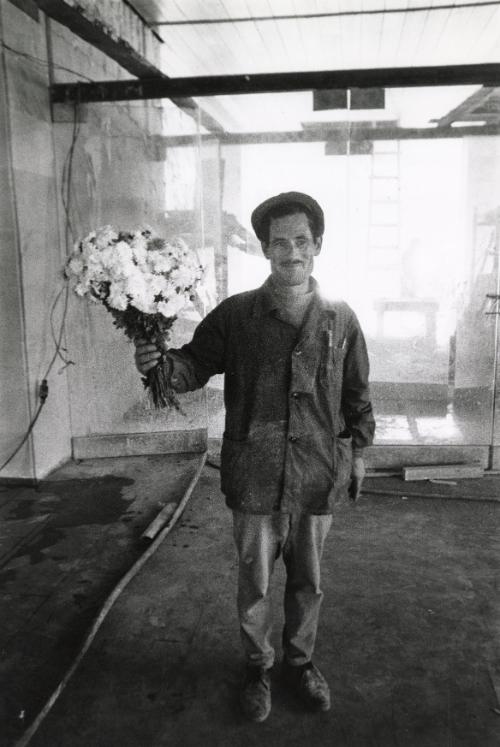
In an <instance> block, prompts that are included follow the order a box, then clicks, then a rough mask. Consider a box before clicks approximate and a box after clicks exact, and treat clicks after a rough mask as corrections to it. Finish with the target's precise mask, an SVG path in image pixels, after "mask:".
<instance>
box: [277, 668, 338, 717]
mask: <svg viewBox="0 0 500 747" xmlns="http://www.w3.org/2000/svg"><path fill="white" fill-rule="evenodd" d="M283 674H284V677H285V678H286V680H287V682H288V683H289V684H290V685H291V686H292V687H293V689H294V690H295V691H296V693H297V695H298V696H299V697H300V699H301V700H302V701H303V702H304V703H305V704H306V705H307V706H308V707H309V708H311V709H313V710H315V711H329V710H330V705H331V704H330V688H329V687H328V682H327V681H326V680H325V678H324V677H323V675H322V674H321V672H320V671H319V669H318V668H317V667H315V666H314V664H313V663H312V662H311V661H309V662H308V663H307V664H302V665H300V666H298V667H293V666H291V665H290V664H288V662H287V661H284V662H283Z"/></svg>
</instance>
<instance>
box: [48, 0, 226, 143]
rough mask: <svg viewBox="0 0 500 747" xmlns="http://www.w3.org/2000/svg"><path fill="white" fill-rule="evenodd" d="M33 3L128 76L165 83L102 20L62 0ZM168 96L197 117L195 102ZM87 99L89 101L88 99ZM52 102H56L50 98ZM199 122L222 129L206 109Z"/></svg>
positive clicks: (154, 68) (186, 111)
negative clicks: (115, 63) (129, 74)
mask: <svg viewBox="0 0 500 747" xmlns="http://www.w3.org/2000/svg"><path fill="white" fill-rule="evenodd" d="M36 4H37V5H38V7H39V8H40V9H41V10H42V11H43V12H44V13H45V14H46V15H47V16H49V17H50V18H52V19H54V20H55V21H57V22H58V23H60V24H62V25H63V26H66V27H67V28H69V29H70V31H72V32H73V33H74V34H76V35H77V36H79V37H80V38H81V39H83V40H84V41H85V42H87V43H88V44H91V45H92V46H93V47H95V48H96V49H99V51H101V52H103V53H104V54H105V55H107V56H108V57H110V58H111V59H112V60H114V61H115V62H117V63H118V64H119V65H120V66H121V67H123V68H124V70H127V71H128V72H129V73H131V74H132V75H136V76H137V77H138V78H140V79H143V78H147V79H148V80H149V81H151V80H154V81H156V82H157V83H160V82H162V83H164V84H165V83H168V82H169V80H170V79H169V78H168V77H167V76H166V75H165V74H164V73H163V72H162V71H161V70H159V69H158V68H157V67H156V66H155V65H153V64H152V63H151V62H149V61H148V60H147V59H146V58H145V57H144V56H143V55H141V54H140V53H139V52H138V51H137V50H136V49H134V47H132V45H131V44H129V43H128V42H127V41H125V40H124V39H120V38H116V37H113V36H111V34H110V32H109V29H108V28H107V27H106V26H105V25H104V24H103V23H100V22H99V21H97V20H95V19H92V18H89V17H87V16H86V15H85V12H84V10H83V9H81V8H79V7H78V6H75V7H73V6H71V5H69V4H68V3H67V2H65V0H36ZM145 28H146V27H145ZM159 43H160V42H158V44H159ZM135 82H136V83H137V82H139V81H135ZM91 85H92V84H91ZM150 98H153V97H150ZM169 98H171V99H172V101H173V102H174V104H176V105H177V106H178V107H179V108H180V109H182V110H183V111H184V112H185V113H186V114H188V115H189V116H190V117H193V118H194V119H197V116H198V114H197V110H198V108H199V107H198V104H197V103H196V101H194V100H193V99H192V98H190V97H187V96H184V95H183V94H179V96H175V97H169ZM70 100H71V101H73V102H74V101H76V100H78V99H77V98H73V99H67V101H70ZM88 100H89V101H90V100H91V99H88ZM114 100H115V101H116V100H118V99H114ZM52 103H59V102H57V101H55V100H53V102H52ZM200 121H201V124H202V125H203V126H204V127H206V128H207V129H208V130H210V131H213V132H217V133H219V132H224V128H223V127H222V125H221V124H220V123H219V122H217V120H216V119H214V118H213V117H211V116H210V115H209V114H207V113H206V112H203V111H201V112H200Z"/></svg>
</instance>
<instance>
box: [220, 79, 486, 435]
mask: <svg viewBox="0 0 500 747" xmlns="http://www.w3.org/2000/svg"><path fill="white" fill-rule="evenodd" d="M476 90H477V87H454V88H453V90H450V89H446V90H445V89H440V91H441V95H440V96H438V95H437V92H436V90H429V92H428V100H426V95H425V94H426V92H425V90H424V89H418V90H415V91H408V90H405V91H396V90H391V91H388V92H387V100H388V106H392V107H393V111H386V112H384V113H382V114H381V115H380V120H381V122H382V125H383V129H385V133H386V134H385V135H383V136H382V135H381V136H380V138H381V139H377V136H376V135H373V136H372V137H373V139H372V140H369V141H367V140H366V137H367V136H366V132H365V135H364V137H365V140H363V147H359V140H358V139H357V137H358V135H359V133H358V135H357V134H356V132H357V131H356V126H357V124H360V123H361V124H362V126H363V127H365V128H366V127H367V120H368V116H367V113H366V112H350V113H349V112H348V113H347V114H346V112H345V111H344V112H335V113H331V112H324V111H323V112H314V113H313V112H312V111H311V94H306V93H304V94H282V95H274V96H273V97H272V98H266V97H264V96H253V97H252V96H241V97H232V98H231V100H230V101H229V99H228V100H227V101H226V97H219V98H218V99H217V104H218V107H219V114H220V112H221V111H223V110H224V106H225V105H226V103H227V109H228V111H230V114H231V127H229V129H231V130H232V131H233V132H235V133H237V132H238V121H240V122H241V125H240V128H239V131H240V132H245V136H243V137H241V138H240V142H238V141H237V138H233V143H231V144H225V143H224V139H222V141H221V148H220V159H221V165H220V170H219V177H220V180H221V181H220V184H221V190H222V218H221V222H222V233H221V236H222V242H223V251H222V253H221V262H225V263H226V266H225V273H226V275H225V283H226V284H225V285H224V283H223V282H222V280H221V279H220V278H221V277H222V275H221V270H220V268H219V281H218V286H217V288H218V294H219V295H220V294H221V293H225V294H232V293H237V292H240V291H243V290H247V289H250V288H254V287H256V286H257V285H259V284H261V283H262V282H263V281H264V279H265V278H266V277H267V275H268V272H269V268H268V263H267V261H266V260H265V259H264V257H263V255H262V252H261V250H260V247H259V244H258V242H257V240H256V238H255V236H254V234H253V232H252V230H251V225H250V215H251V212H252V210H253V208H254V207H255V206H256V205H257V204H258V203H259V202H261V201H262V200H264V199H265V198H267V197H269V196H270V195H272V194H276V193H278V192H283V191H287V190H300V191H304V192H308V193H310V194H312V195H313V196H314V197H315V198H316V199H317V200H318V201H319V202H320V204H321V205H322V207H323V209H324V212H325V217H326V231H325V237H324V243H323V250H322V253H321V255H320V256H319V257H318V258H317V261H316V267H315V276H316V277H317V279H318V280H319V281H320V284H321V287H322V290H323V292H324V294H325V295H326V296H328V297H331V298H337V297H342V298H344V299H345V300H347V301H348V303H350V305H351V306H352V307H353V308H354V310H355V311H356V313H357V314H358V316H359V318H360V320H361V323H362V326H363V329H364V331H365V334H366V338H367V342H368V347H369V353H370V360H371V370H372V373H371V381H372V393H373V401H374V406H375V409H376V415H377V422H378V430H377V436H376V443H378V444H405V445H408V444H413V445H426V444H465V445H472V444H474V445H487V444H489V443H490V442H491V438H492V413H493V394H494V390H493V376H494V355H495V345H494V341H495V319H496V317H495V316H493V315H488V314H486V313H485V312H486V311H487V308H486V295H487V294H494V293H495V292H496V287H497V272H498V262H497V254H496V250H495V248H494V247H496V246H498V216H499V208H498V199H499V198H498V195H499V194H500V189H499V186H500V179H499V173H500V137H499V136H493V135H492V136H488V137H487V136H481V137H480V136H475V135H473V134H467V135H463V136H461V137H449V138H443V137H442V136H440V137H436V138H434V137H433V135H434V133H433V127H435V125H434V124H432V122H433V121H435V120H436V119H439V117H443V116H445V115H446V113H447V112H448V111H450V110H452V109H453V108H454V107H456V106H457V105H458V104H459V103H460V102H461V101H463V100H464V99H465V98H467V96H470V94H471V93H472V92H474V91H476ZM207 101H208V100H207ZM308 107H309V108H308ZM253 112H257V115H258V116H257V115H256V116H257V118H256V119H255V118H254V117H253ZM278 112H281V119H280V116H279V114H278ZM395 112H396V113H397V117H396V116H395ZM275 115H276V116H275ZM348 115H349V116H351V120H352V121H351V122H350V124H349V126H347V125H346V123H345V122H343V119H342V118H344V119H345V117H346V116H348ZM328 117H329V118H330V119H329V121H328V119H327V118H328ZM418 117H420V120H421V121H415V119H416V118H418ZM314 118H316V119H315V121H313V119H314ZM395 121H397V122H398V123H399V125H400V126H401V125H404V126H405V127H423V126H426V127H428V128H429V136H428V137H425V138H424V137H423V136H422V133H420V135H419V137H418V138H415V137H414V138H413V139H409V138H406V137H405V138H402V139H395V138H394V136H393V139H389V138H390V133H391V132H394V133H395V134H397V129H394V128H395V125H394V122H395ZM252 122H258V123H259V126H256V127H255V129H254V130H253V131H250V128H249V126H248V123H252ZM280 122H282V123H283V124H281V127H284V126H286V127H287V128H288V131H287V133H286V134H285V133H281V134H279V136H278V135H277V133H278V132H279V128H280ZM294 123H295V124H294ZM371 124H373V123H371ZM378 124H379V125H380V122H379V123H378ZM245 125H246V127H245ZM382 125H381V127H382ZM334 126H335V127H336V129H335V137H333V135H332V132H333V130H332V129H328V128H333V127H334ZM389 126H390V127H392V130H390V129H388V127H389ZM325 127H326V129H325ZM321 128H323V129H321ZM304 132H305V133H306V134H307V137H306V138H305V137H303V133H304ZM316 132H317V137H314V136H313V134H314V133H316ZM347 132H349V133H350V139H346V133H347ZM311 133H313V134H311ZM382 137H383V138H384V139H382ZM343 138H344V139H343ZM304 140H310V142H304ZM327 141H328V142H327ZM366 142H368V143H369V146H366ZM325 146H326V147H325ZM358 154H359V155H358ZM495 242H496V243H495ZM224 256H225V258H224ZM211 386H213V385H211ZM217 396H218V400H217V401H218V403H219V405H218V406H219V409H217V408H216V407H215V408H214V409H213V412H212V415H213V418H212V421H211V423H212V425H211V433H210V435H213V436H216V435H220V434H221V429H222V415H223V406H222V395H221V392H220V387H219V393H218V395H217ZM495 438H496V443H498V444H499V445H500V425H499V426H498V427H497V428H496V429H495Z"/></svg>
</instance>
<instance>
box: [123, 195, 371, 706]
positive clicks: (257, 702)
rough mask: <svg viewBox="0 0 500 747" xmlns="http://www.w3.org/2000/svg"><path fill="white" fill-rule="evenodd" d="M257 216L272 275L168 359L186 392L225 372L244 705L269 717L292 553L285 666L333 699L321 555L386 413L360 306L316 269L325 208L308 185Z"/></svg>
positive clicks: (293, 680) (150, 351) (321, 701)
mask: <svg viewBox="0 0 500 747" xmlns="http://www.w3.org/2000/svg"><path fill="white" fill-rule="evenodd" d="M252 225H253V228H254V230H255V233H256V235H257V237H258V238H259V240H260V242H261V245H262V250H263V252H264V255H265V257H266V258H267V259H268V260H269V261H270V265H271V275H270V277H269V278H268V279H267V280H266V282H265V283H264V285H263V286H262V287H261V288H258V289H256V290H253V291H248V292H246V293H239V294H237V295H235V296H231V297H229V298H227V299H226V300H224V301H223V302H222V303H220V304H219V305H218V306H217V307H216V308H215V309H213V311H211V312H210V313H209V314H208V315H207V316H206V318H205V319H204V320H203V321H202V322H201V323H200V324H199V325H198V327H197V329H196V330H195V333H194V336H193V339H192V341H191V342H189V343H188V344H187V345H184V346H183V347H182V348H180V349H179V350H170V351H169V352H168V354H167V359H166V361H165V363H164V364H163V365H166V366H168V373H169V376H170V381H171V384H172V387H173V388H174V389H176V390H177V391H178V392H185V391H188V390H191V389H195V388H197V387H202V386H203V385H204V384H205V383H206V382H207V381H208V379H209V378H210V376H212V375H213V374H216V373H224V374H225V383H224V400H225V406H226V424H225V433H224V438H223V444H222V452H221V487H222V492H223V493H224V494H225V497H226V503H227V505H228V507H229V508H230V509H231V510H232V512H233V527H234V539H235V542H236V548H237V552H238V557H239V573H238V614H239V623H240V632H241V640H242V643H243V648H244V651H245V655H246V662H247V668H246V676H245V680H244V683H243V688H242V691H241V698H240V700H241V706H242V709H243V712H244V713H245V714H246V716H247V717H248V718H249V719H251V720H253V721H263V720H264V719H265V718H267V716H268V715H269V712H270V710H271V691H270V676H269V672H270V669H271V667H272V666H273V663H274V650H273V647H272V645H271V642H270V634H271V618H270V598H269V586H270V580H271V575H272V571H273V566H274V562H275V559H276V558H277V557H278V556H279V555H280V554H282V556H283V560H284V563H285V566H286V572H287V581H286V589H285V599H284V609H285V626H284V630H283V651H284V659H283V671H284V674H285V677H286V679H287V681H288V682H289V683H290V684H291V685H292V686H293V687H294V688H295V690H296V691H297V693H298V694H299V695H300V696H301V697H302V698H303V699H304V700H305V702H306V703H307V704H308V705H309V706H311V707H312V708H314V709H317V710H323V711H325V710H328V709H329V708H330V693H329V688H328V684H327V682H326V680H325V678H324V677H323V675H322V674H321V672H320V671H319V669H318V668H317V667H316V666H315V665H314V664H313V663H312V655H313V650H314V643H315V638H316V630H317V626H318V616H319V608H320V604H321V600H322V596H323V595H322V592H321V589H320V561H321V555H322V551H323V544H324V541H325V539H326V536H327V534H328V531H329V529H330V525H331V522H332V511H333V509H334V506H335V505H336V504H338V503H340V502H342V501H345V500H347V496H348V493H349V494H350V497H351V499H354V500H355V499H356V498H357V497H358V496H359V494H360V491H361V485H362V481H363V478H364V474H365V468H364V463H363V455H362V454H363V448H364V447H365V446H367V445H369V444H370V443H371V442H372V439H373V432H374V420H373V415H372V407H371V403H370V399H369V393H368V357H367V353H366V346H365V341H364V338H363V334H362V332H361V329H360V327H359V323H358V321H357V319H356V317H355V315H354V313H353V312H352V310H351V309H350V308H349V307H348V306H347V304H345V303H330V302H326V301H324V300H323V299H322V298H321V297H320V295H319V292H318V286H317V283H316V281H315V280H314V279H313V278H312V277H311V273H312V270H313V263H314V257H316V256H317V255H318V254H319V253H320V250H321V245H322V238H323V231H324V216H323V211H322V209H321V207H320V206H319V205H318V203H317V202H316V201H315V200H314V199H313V198H312V197H310V196H309V195H306V194H303V193H301V192H288V193H284V194H280V195H277V196H274V197H271V198H269V199H268V200H266V201H265V202H263V203H262V204H261V205H259V206H258V207H257V208H256V209H255V210H254V212H253V213H252ZM159 355H160V353H159V351H158V350H157V349H156V347H155V346H154V345H150V344H149V345H148V344H147V343H145V342H144V341H140V342H139V343H138V345H137V350H136V365H137V368H138V370H139V371H140V372H141V373H142V374H145V373H146V372H147V371H148V370H149V369H150V368H152V367H153V366H155V365H157V364H158V358H159Z"/></svg>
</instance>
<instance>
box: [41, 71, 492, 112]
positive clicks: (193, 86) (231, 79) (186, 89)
mask: <svg viewBox="0 0 500 747" xmlns="http://www.w3.org/2000/svg"><path fill="white" fill-rule="evenodd" d="M468 84H479V85H481V84H482V85H489V86H496V85H500V64H499V63H487V64H480V65H451V66H450V65H446V66H442V67H436V66H432V67H404V68H378V69H377V68H369V69H365V70H318V71H310V72H296V73H257V74H255V75H206V76H197V77H189V78H158V77H156V78H153V79H151V78H149V79H147V78H142V79H141V80H116V81H102V82H99V83H60V84H57V85H54V86H52V101H53V102H54V103H69V102H74V101H80V102H82V103H84V102H90V101H129V100H132V99H161V98H170V99H174V98H176V97H179V96H181V97H185V96H228V95H231V96H233V95H238V94H249V93H279V92H286V91H308V90H314V89H321V88H371V87H373V86H376V87H380V88H406V87H411V86H452V85H468Z"/></svg>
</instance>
